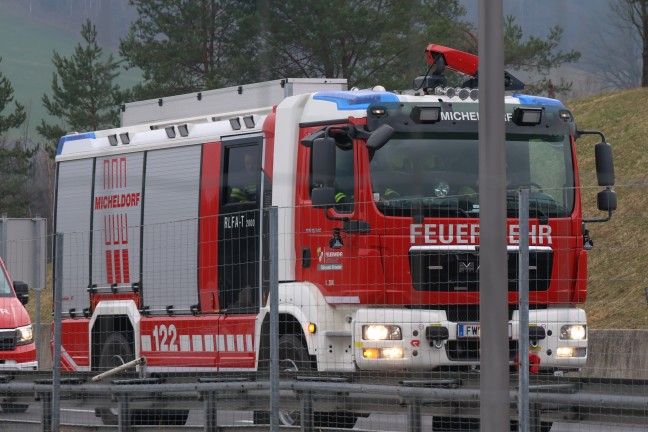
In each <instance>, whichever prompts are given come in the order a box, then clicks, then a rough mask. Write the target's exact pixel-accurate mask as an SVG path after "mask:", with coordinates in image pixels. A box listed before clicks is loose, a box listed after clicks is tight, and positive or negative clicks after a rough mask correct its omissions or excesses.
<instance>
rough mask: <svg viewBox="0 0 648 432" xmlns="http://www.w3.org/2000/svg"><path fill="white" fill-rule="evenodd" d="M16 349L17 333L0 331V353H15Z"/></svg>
mask: <svg viewBox="0 0 648 432" xmlns="http://www.w3.org/2000/svg"><path fill="white" fill-rule="evenodd" d="M15 348H16V331H15V330H0V351H13V350H14V349H15Z"/></svg>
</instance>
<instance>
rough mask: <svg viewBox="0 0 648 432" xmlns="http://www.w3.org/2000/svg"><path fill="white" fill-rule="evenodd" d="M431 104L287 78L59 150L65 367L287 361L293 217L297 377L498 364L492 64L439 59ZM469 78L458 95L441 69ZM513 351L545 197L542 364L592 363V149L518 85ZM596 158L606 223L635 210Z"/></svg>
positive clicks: (513, 86) (239, 367)
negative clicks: (482, 290)
mask: <svg viewBox="0 0 648 432" xmlns="http://www.w3.org/2000/svg"><path fill="white" fill-rule="evenodd" d="M427 55H428V59H429V61H430V63H431V64H432V66H431V68H432V67H434V71H432V73H429V74H427V75H426V76H424V77H419V78H417V79H416V80H415V82H414V87H415V88H414V90H409V91H401V92H389V91H385V89H383V88H381V87H375V88H373V89H368V90H357V89H351V90H348V91H347V90H346V81H344V80H336V79H284V80H277V81H270V82H264V83H258V84H252V85H248V86H239V87H233V88H227V89H220V90H211V91H206V92H201V93H194V94H189V95H182V96H174V97H167V98H161V99H158V100H147V101H142V102H135V103H130V104H126V105H124V106H123V107H122V127H120V128H117V129H110V130H102V131H94V132H86V133H74V134H70V135H66V136H65V137H63V138H62V139H61V140H60V143H59V146H58V150H57V156H56V164H57V188H56V222H55V224H56V232H57V233H61V234H62V235H63V238H64V245H63V254H62V256H57V257H56V259H57V260H59V259H62V260H64V263H62V266H60V267H59V268H62V269H63V274H62V275H61V278H62V279H61V280H62V289H63V293H62V296H63V303H62V304H63V307H62V311H63V321H62V329H63V331H62V347H61V348H62V360H61V361H62V365H63V367H64V368H65V369H66V370H69V371H83V370H86V371H87V370H99V369H105V368H109V367H112V366H115V365H117V364H120V363H122V362H124V361H126V360H129V359H133V358H135V357H136V356H138V357H139V356H144V357H146V359H147V370H148V371H159V372H165V371H166V372H171V371H254V370H257V369H260V368H262V367H263V365H264V362H266V361H267V360H268V344H269V330H268V329H269V325H268V323H269V304H268V298H269V295H268V290H269V283H268V265H269V264H268V253H269V252H268V235H269V225H268V218H267V216H266V214H265V212H264V209H267V208H269V207H270V206H276V207H278V214H279V226H278V233H277V235H278V239H279V253H278V259H277V261H278V264H277V265H278V275H279V288H278V289H279V304H278V308H279V314H280V339H279V340H280V342H279V345H280V346H279V351H280V356H281V360H287V361H290V362H291V363H292V364H293V365H294V366H295V367H299V368H306V369H312V370H317V371H354V370H421V371H429V370H434V369H437V368H442V367H476V366H477V365H478V363H479V335H480V330H479V321H480V317H479V299H480V294H479V255H480V250H479V233H480V230H484V229H487V227H480V226H479V209H480V204H479V184H478V172H477V164H478V162H477V161H478V157H477V154H478V141H479V140H478V121H479V113H478V112H479V110H478V106H479V105H478V104H479V98H478V94H477V93H478V92H477V69H478V63H477V58H476V57H475V56H472V55H469V54H466V53H462V52H459V51H456V50H452V49H449V48H445V47H440V46H438V45H430V46H429V47H428V49H427ZM445 68H450V69H454V70H457V71H459V72H463V73H465V74H467V75H469V76H468V80H467V81H466V82H465V83H464V85H463V86H460V87H459V88H455V87H449V86H448V84H447V78H446V77H445V76H444V75H443V69H445ZM505 85H506V90H507V94H506V95H504V96H503V97H504V102H505V112H506V115H505V118H504V119H502V121H504V122H505V125H506V162H507V168H506V178H507V181H508V189H509V193H508V198H507V211H508V215H507V216H508V219H507V226H508V236H507V240H508V290H509V296H508V297H509V304H510V307H509V323H510V324H509V333H510V334H509V337H510V343H509V347H510V348H509V354H510V359H511V362H512V363H513V361H514V357H515V355H516V352H517V344H518V340H519V335H520V328H519V326H518V322H519V311H518V286H517V284H518V280H517V279H518V277H517V268H518V264H517V261H518V255H519V254H518V252H519V247H518V240H519V234H520V229H519V226H518V221H517V216H518V200H517V191H518V189H519V188H520V187H521V186H526V187H530V232H529V245H530V247H529V261H530V265H529V280H530V283H529V289H530V309H531V310H530V318H529V320H530V323H531V327H530V329H529V332H530V341H531V345H532V346H531V349H532V352H533V353H535V354H536V355H537V356H538V358H539V359H540V367H541V369H545V370H558V369H576V368H579V367H582V366H583V365H584V364H585V361H586V359H587V324H586V316H585V312H584V311H583V310H582V309H580V308H579V307H578V306H577V305H578V304H582V303H583V302H584V301H585V298H586V294H587V250H588V249H589V248H590V246H591V241H590V239H589V236H588V232H587V230H586V229H585V225H584V223H585V222H587V221H585V220H584V219H583V211H582V207H581V190H580V183H579V176H578V170H577V162H576V152H575V145H574V142H575V140H576V139H577V138H578V137H579V136H580V135H582V134H586V133H587V134H589V133H597V134H599V135H600V136H601V137H603V135H602V134H601V133H600V132H595V131H579V130H577V128H576V123H575V120H574V117H573V115H572V113H571V112H570V111H569V110H568V109H567V108H566V107H565V106H564V105H563V104H562V103H561V102H560V101H558V100H555V99H550V98H543V97H537V96H529V95H524V94H521V93H519V90H521V89H522V88H523V85H522V84H521V83H520V82H519V81H518V80H516V79H515V78H514V77H512V76H511V75H509V74H506V77H505ZM602 141H603V142H602V143H599V144H597V145H596V147H595V148H596V155H597V171H598V181H599V185H600V186H601V187H603V188H604V190H602V191H601V192H600V193H599V195H598V208H599V209H600V210H601V211H604V212H607V218H602V219H597V221H599V220H605V219H608V218H609V217H610V215H611V212H612V211H613V210H614V209H615V208H616V197H615V195H614V192H613V191H612V190H611V186H613V183H614V172H613V167H612V154H611V148H610V145H609V144H608V143H606V142H605V139H604V138H603V139H602Z"/></svg>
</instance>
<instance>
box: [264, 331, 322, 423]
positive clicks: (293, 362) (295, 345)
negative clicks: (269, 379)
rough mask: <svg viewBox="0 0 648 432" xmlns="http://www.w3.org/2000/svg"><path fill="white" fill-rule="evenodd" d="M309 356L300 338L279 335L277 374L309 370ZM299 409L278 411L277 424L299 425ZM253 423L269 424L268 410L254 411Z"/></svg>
mask: <svg viewBox="0 0 648 432" xmlns="http://www.w3.org/2000/svg"><path fill="white" fill-rule="evenodd" d="M312 369H313V367H312V364H311V360H310V356H309V355H308V351H307V350H306V347H305V346H304V344H303V343H302V341H301V339H300V338H299V337H298V336H295V335H281V336H279V374H281V373H283V372H290V373H294V372H297V371H311V370H312ZM300 423H301V422H300V418H299V411H279V424H280V425H284V426H299V425H300ZM254 424H270V412H268V411H255V412H254Z"/></svg>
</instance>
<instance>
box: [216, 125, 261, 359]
mask: <svg viewBox="0 0 648 432" xmlns="http://www.w3.org/2000/svg"><path fill="white" fill-rule="evenodd" d="M262 143H263V137H262V136H261V135H253V136H247V137H237V138H235V139H231V140H227V139H223V141H222V157H221V160H222V167H223V169H222V173H223V174H222V175H223V180H222V185H223V188H222V189H221V200H220V210H219V217H218V218H219V220H218V233H219V234H218V237H219V239H218V302H219V305H220V312H221V313H222V314H223V315H222V316H221V318H220V320H219V325H218V333H219V337H220V338H221V340H222V341H223V342H224V343H223V346H222V347H219V360H218V363H219V368H220V369H221V370H232V369H236V370H240V369H241V368H243V369H245V368H253V367H254V364H255V359H256V354H255V352H254V330H255V323H256V317H257V314H258V312H259V305H260V304H261V289H260V287H261V286H263V282H262V274H263V271H262V268H263V263H262V262H263V260H262V259H261V256H262V254H261V247H262V231H263V229H262V223H263V214H262V212H261V208H262V207H263V199H262V198H263V193H262V191H263V188H264V182H263V177H262V170H261V160H262Z"/></svg>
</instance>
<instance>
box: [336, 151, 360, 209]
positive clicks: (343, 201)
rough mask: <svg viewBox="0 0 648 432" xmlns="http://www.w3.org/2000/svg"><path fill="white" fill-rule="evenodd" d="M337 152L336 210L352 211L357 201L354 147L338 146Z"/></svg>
mask: <svg viewBox="0 0 648 432" xmlns="http://www.w3.org/2000/svg"><path fill="white" fill-rule="evenodd" d="M335 152H336V154H335V210H337V211H338V212H340V213H351V212H353V204H354V202H355V196H354V194H355V192H354V183H355V182H354V175H353V147H351V148H346V149H341V148H339V147H336V150H335Z"/></svg>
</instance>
